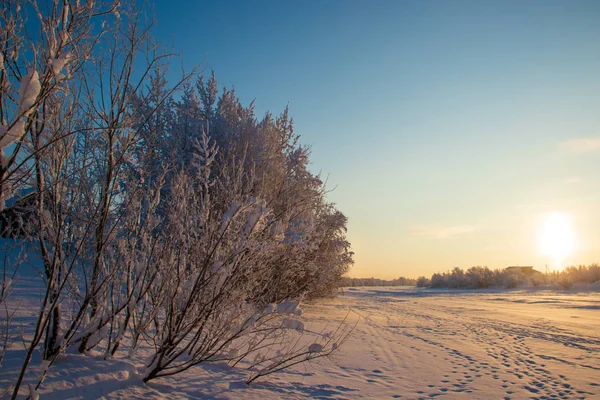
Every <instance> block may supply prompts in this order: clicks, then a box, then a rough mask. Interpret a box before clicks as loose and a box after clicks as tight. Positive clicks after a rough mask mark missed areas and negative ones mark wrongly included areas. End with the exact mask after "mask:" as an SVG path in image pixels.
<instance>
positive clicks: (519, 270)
mask: <svg viewBox="0 0 600 400" xmlns="http://www.w3.org/2000/svg"><path fill="white" fill-rule="evenodd" d="M506 272H515V273H521V274H523V275H534V274H541V272H540V271H536V270H535V269H533V267H531V266H526V267H519V266H512V267H506Z"/></svg>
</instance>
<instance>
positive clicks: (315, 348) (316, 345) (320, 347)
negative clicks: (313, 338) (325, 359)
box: [308, 343, 323, 353]
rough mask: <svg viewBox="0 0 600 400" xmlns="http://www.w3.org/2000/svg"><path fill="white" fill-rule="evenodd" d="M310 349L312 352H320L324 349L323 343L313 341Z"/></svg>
mask: <svg viewBox="0 0 600 400" xmlns="http://www.w3.org/2000/svg"><path fill="white" fill-rule="evenodd" d="M308 351H310V352H311V353H320V352H322V351H323V345H321V344H319V343H313V344H311V345H310V346H308Z"/></svg>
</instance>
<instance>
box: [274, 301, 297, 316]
mask: <svg viewBox="0 0 600 400" xmlns="http://www.w3.org/2000/svg"><path fill="white" fill-rule="evenodd" d="M298 304H299V303H298V302H297V301H291V300H288V301H284V302H282V303H280V304H278V305H277V312H278V313H279V314H296V313H297V312H298Z"/></svg>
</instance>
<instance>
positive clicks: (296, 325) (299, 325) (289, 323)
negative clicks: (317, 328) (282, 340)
mask: <svg viewBox="0 0 600 400" xmlns="http://www.w3.org/2000/svg"><path fill="white" fill-rule="evenodd" d="M281 326H283V327H284V328H288V329H294V330H296V331H298V332H303V331H304V323H303V322H302V321H299V320H297V319H291V318H285V319H284V320H283V321H281Z"/></svg>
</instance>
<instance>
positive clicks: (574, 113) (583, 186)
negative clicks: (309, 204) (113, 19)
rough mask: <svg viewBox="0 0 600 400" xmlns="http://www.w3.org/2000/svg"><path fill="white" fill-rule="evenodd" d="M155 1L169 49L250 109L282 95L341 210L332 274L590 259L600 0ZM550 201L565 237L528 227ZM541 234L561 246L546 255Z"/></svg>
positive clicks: (599, 218)
mask: <svg viewBox="0 0 600 400" xmlns="http://www.w3.org/2000/svg"><path fill="white" fill-rule="evenodd" d="M154 11H155V14H156V17H157V20H158V26H157V28H156V32H157V36H158V37H161V38H170V39H171V40H170V41H171V42H172V43H173V46H174V48H175V49H179V50H181V53H182V54H183V60H184V65H185V66H186V67H189V66H191V65H194V64H202V65H203V66H204V68H205V71H207V72H208V71H210V70H211V69H214V70H215V72H216V76H217V79H218V81H219V87H220V88H222V87H223V86H226V87H232V86H234V87H235V89H236V94H237V95H238V96H240V98H241V99H242V101H243V103H244V104H249V103H250V101H251V100H253V99H256V107H257V108H256V110H257V116H261V115H262V114H263V113H264V112H265V111H266V110H271V111H273V113H275V114H277V113H278V112H281V111H282V110H283V108H285V107H286V105H288V104H289V106H290V112H291V115H292V116H293V117H294V120H295V127H296V131H297V132H298V133H299V134H300V135H301V142H302V143H303V144H306V145H310V146H311V147H312V157H311V159H312V169H313V171H315V172H318V171H321V172H322V173H323V177H324V178H326V179H327V182H328V187H329V188H331V189H334V190H332V191H331V192H330V193H329V194H328V198H329V200H330V201H333V202H334V203H336V204H337V206H338V207H339V209H340V210H341V211H342V212H344V214H345V215H346V216H348V218H349V224H348V238H349V241H350V242H351V244H352V248H353V251H354V253H355V264H354V266H353V268H352V269H351V271H350V274H349V276H351V277H364V276H377V277H379V278H382V279H394V278H397V277H399V276H405V277H417V276H421V275H425V276H430V275H431V274H432V273H434V272H438V271H444V270H447V269H450V268H452V267H454V266H462V267H463V268H468V267H470V266H475V265H481V266H484V265H486V266H488V267H490V268H503V267H506V266H509V265H517V264H524V265H534V266H540V265H546V264H548V265H550V266H551V267H552V268H555V269H560V268H562V267H564V266H565V265H579V264H586V265H587V264H592V263H594V262H598V261H600V257H599V256H600V253H599V251H598V249H597V247H595V244H596V243H598V242H599V241H600V230H599V229H598V228H597V227H598V226H600V211H599V210H598V207H596V205H597V204H598V200H599V199H600V197H599V195H600V192H599V191H600V189H599V188H600V178H598V177H597V176H596V175H595V171H596V170H597V169H598V167H600V161H599V160H598V157H597V156H598V154H599V151H600V132H599V129H598V127H599V125H600V124H599V123H600V117H598V115H597V109H598V108H599V106H600V95H599V93H600V82H599V81H598V79H597V75H596V74H597V71H598V70H599V69H600V44H599V43H598V41H597V38H598V37H600V24H598V23H597V21H598V17H600V3H597V2H593V1H576V2H569V3H565V2H561V1H531V2H527V3H522V2H516V1H508V2H504V1H503V2H485V3H478V2H472V1H448V2H443V3H440V2H430V1H420V2H416V1H409V2H392V1H381V2H377V3H374V4H367V3H361V2H345V1H344V2H342V1H331V2H327V3H318V2H306V3H302V4H291V3H285V4H282V3H278V2H274V1H263V2H254V3H252V4H249V3H243V2H228V3H221V4H211V3H208V2H197V3H196V2H194V3H192V4H189V7H185V8H183V7H181V8H177V7H172V5H171V3H167V2H165V1H158V2H157V3H156V4H155V7H154ZM203 14H206V15H210V16H211V18H210V19H204V18H202V15H203ZM555 214H557V215H561V216H562V217H561V218H563V219H564V221H566V224H567V225H564V224H563V225H562V226H563V228H564V227H566V228H565V229H567V230H568V235H569V238H563V239H561V238H560V237H559V238H558V239H557V238H556V233H548V232H547V231H546V232H544V229H545V228H544V225H545V224H547V221H548V220H549V219H552V218H553V217H552V215H555ZM557 229H562V228H557ZM548 235H550V236H552V235H554V239H551V240H555V242H556V240H558V241H559V242H560V241H561V240H563V241H564V240H569V241H571V242H572V244H571V246H570V248H569V249H566V250H565V249H562V253H564V254H561V256H560V257H558V256H557V255H556V254H547V249H546V250H544V247H548V243H546V244H544V243H541V241H543V240H546V239H543V237H547V236H548ZM550 247H552V245H550ZM565 251H566V253H565ZM558 258H560V260H558ZM557 260H558V261H557Z"/></svg>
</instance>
